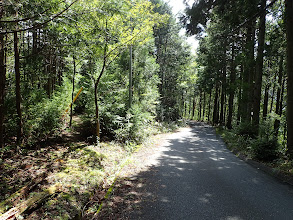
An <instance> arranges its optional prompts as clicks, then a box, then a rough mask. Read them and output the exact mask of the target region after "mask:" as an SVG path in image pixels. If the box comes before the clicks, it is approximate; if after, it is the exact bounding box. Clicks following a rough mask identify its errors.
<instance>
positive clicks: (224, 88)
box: [220, 65, 226, 125]
mask: <svg viewBox="0 0 293 220" xmlns="http://www.w3.org/2000/svg"><path fill="white" fill-rule="evenodd" d="M225 96H226V65H225V66H224V68H223V70H222V92H221V113H220V124H221V125H223V124H225V120H224V117H225V116H224V115H225V110H224V109H225V104H226V103H225Z"/></svg>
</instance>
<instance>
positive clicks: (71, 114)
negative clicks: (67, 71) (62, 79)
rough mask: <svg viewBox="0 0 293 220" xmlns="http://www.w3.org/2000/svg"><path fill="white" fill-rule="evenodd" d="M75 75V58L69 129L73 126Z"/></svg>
mask: <svg viewBox="0 0 293 220" xmlns="http://www.w3.org/2000/svg"><path fill="white" fill-rule="evenodd" d="M75 74H76V63H75V56H73V77H72V93H71V105H70V121H69V127H71V125H72V116H73V99H74V89H75Z"/></svg>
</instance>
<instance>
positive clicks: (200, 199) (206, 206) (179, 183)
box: [89, 125, 280, 220]
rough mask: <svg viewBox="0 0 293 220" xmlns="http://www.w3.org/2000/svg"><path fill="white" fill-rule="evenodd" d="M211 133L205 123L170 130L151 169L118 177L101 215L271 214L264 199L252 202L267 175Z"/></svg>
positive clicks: (256, 216)
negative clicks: (262, 201)
mask: <svg viewBox="0 0 293 220" xmlns="http://www.w3.org/2000/svg"><path fill="white" fill-rule="evenodd" d="M184 134H186V136H185V135H184ZM176 135H178V137H179V139H177V138H176ZM195 136H196V137H195ZM207 137H215V138H216V134H215V132H214V130H213V128H211V127H209V126H203V125H201V126H197V127H194V128H188V129H181V131H180V132H178V133H176V134H173V135H172V136H170V137H169V138H168V140H167V141H165V142H163V143H161V144H162V145H161V147H158V148H157V149H156V152H155V153H154V154H153V155H152V158H151V159H150V161H152V162H151V163H149V165H148V167H147V169H145V170H143V171H141V172H139V173H136V174H133V175H132V176H130V177H124V178H122V177H121V179H120V180H118V181H117V183H116V184H115V185H117V188H116V187H115V188H114V190H113V193H112V194H113V195H112V196H111V197H110V199H109V200H108V201H106V202H105V204H104V208H103V209H102V212H101V213H100V214H99V215H98V216H95V217H96V219H105V218H106V219H225V220H226V219H227V220H229V219H237V220H238V219H239V220H241V219H260V218H261V217H262V216H265V212H262V210H263V209H266V208H263V205H262V204H261V203H260V202H259V204H258V203H257V205H256V206H255V205H254V206H253V205H252V204H251V203H252V201H253V200H255V199H256V200H258V199H261V198H260V197H258V196H256V195H255V192H259V191H262V190H264V188H265V187H267V186H266V185H265V184H264V182H263V180H261V179H258V178H255V177H253V176H250V175H248V174H247V173H246V175H243V174H242V172H243V171H244V170H246V169H248V170H249V173H254V172H258V171H255V170H253V169H252V168H251V167H249V166H248V165H247V164H246V163H244V162H243V161H241V160H239V159H238V158H237V157H235V155H233V154H232V153H231V152H229V151H228V150H227V149H226V147H225V145H224V143H223V142H222V140H221V139H217V143H216V142H215V141H214V140H215V138H207ZM138 163H139V162H138ZM258 175H259V174H258ZM269 192H271V191H270V190H269ZM266 195H267V196H268V197H271V195H270V194H266ZM242 196H244V198H242ZM268 201H270V200H267V201H265V202H268ZM243 204H245V206H243ZM242 207H245V208H242ZM276 207H277V208H276ZM274 208H275V209H280V206H274ZM117 213H118V214H117ZM89 216H90V215H89ZM193 216H196V217H193ZM90 217H92V216H90ZM89 219H91V218H89ZM94 219H95V218H94Z"/></svg>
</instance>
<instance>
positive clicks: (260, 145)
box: [216, 126, 293, 175]
mask: <svg viewBox="0 0 293 220" xmlns="http://www.w3.org/2000/svg"><path fill="white" fill-rule="evenodd" d="M244 127H245V126H244ZM244 127H243V129H241V128H239V127H236V128H235V129H232V130H227V129H224V128H222V127H218V128H216V131H217V133H218V134H219V135H221V137H222V138H223V140H224V142H225V143H226V145H227V148H228V149H229V150H230V151H232V152H234V153H235V154H236V155H239V154H241V155H243V156H245V157H246V158H249V159H253V160H256V161H259V162H261V163H264V164H266V165H268V166H270V167H272V168H273V169H274V170H275V172H280V173H283V174H284V175H292V174H293V161H292V160H290V159H289V157H288V156H287V155H286V154H285V153H284V147H283V146H282V145H281V144H280V143H279V142H278V141H277V140H276V139H275V138H274V137H273V136H272V135H264V134H262V133H261V134H260V135H259V136H254V134H253V132H250V131H246V130H245V129H244ZM245 128H246V129H247V127H245ZM239 131H240V132H239Z"/></svg>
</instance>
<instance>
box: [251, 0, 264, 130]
mask: <svg viewBox="0 0 293 220" xmlns="http://www.w3.org/2000/svg"><path fill="white" fill-rule="evenodd" d="M265 7H266V0H261V9H264V8H265ZM265 31H266V10H264V11H263V12H262V13H261V15H260V21H259V36H258V48H257V58H256V74H255V75H256V76H255V86H254V102H253V116H252V123H253V125H254V128H255V132H256V135H258V133H259V111H260V101H261V88H262V75H263V57H264V45H265Z"/></svg>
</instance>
